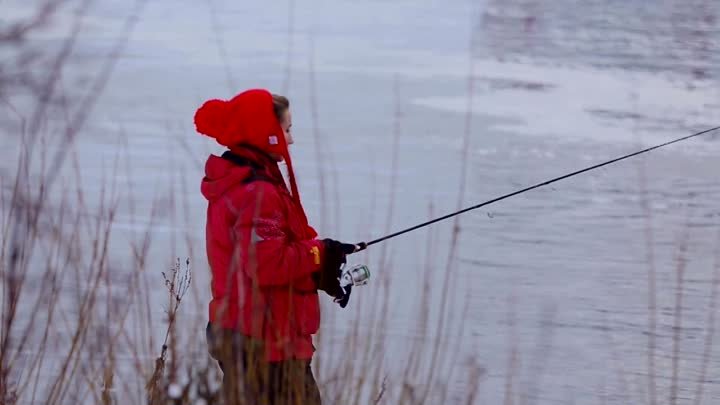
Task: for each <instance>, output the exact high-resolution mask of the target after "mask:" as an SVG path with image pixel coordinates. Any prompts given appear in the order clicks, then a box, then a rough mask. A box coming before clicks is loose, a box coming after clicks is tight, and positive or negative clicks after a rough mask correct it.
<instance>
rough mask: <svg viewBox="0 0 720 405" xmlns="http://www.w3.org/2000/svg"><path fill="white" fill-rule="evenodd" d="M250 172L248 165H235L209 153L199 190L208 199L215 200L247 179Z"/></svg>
mask: <svg viewBox="0 0 720 405" xmlns="http://www.w3.org/2000/svg"><path fill="white" fill-rule="evenodd" d="M251 173H252V170H251V169H250V167H248V166H236V165H234V164H233V163H232V162H229V161H227V160H225V159H223V158H221V157H220V156H216V155H210V157H208V160H207V162H205V177H204V178H203V180H202V184H201V185H200V191H201V192H202V195H203V196H205V198H206V199H207V200H208V201H214V200H217V199H218V198H220V197H221V196H222V195H223V194H225V192H226V191H227V190H228V189H230V188H231V187H232V186H234V185H236V184H238V183H241V182H242V181H243V180H245V179H247V178H248V177H249V176H250V175H251Z"/></svg>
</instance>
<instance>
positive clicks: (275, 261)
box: [194, 89, 356, 405]
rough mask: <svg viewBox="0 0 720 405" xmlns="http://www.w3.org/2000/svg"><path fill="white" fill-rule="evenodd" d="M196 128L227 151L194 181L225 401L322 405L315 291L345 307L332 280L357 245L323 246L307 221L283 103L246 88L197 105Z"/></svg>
mask: <svg viewBox="0 0 720 405" xmlns="http://www.w3.org/2000/svg"><path fill="white" fill-rule="evenodd" d="M194 121H195V126H196V129H197V131H198V132H199V133H200V134H203V135H206V136H209V137H211V138H214V139H215V141H216V142H218V143H219V144H220V145H222V146H224V147H226V148H227V150H226V151H225V152H224V153H223V154H222V155H221V156H217V155H214V154H211V155H210V156H209V157H208V159H207V162H206V164H205V176H204V178H203V179H202V183H201V192H202V194H203V196H204V197H205V198H206V199H207V201H208V207H207V224H206V248H207V256H208V263H209V266H210V270H211V273H212V280H211V290H212V299H211V301H210V303H209V321H208V324H207V330H206V335H207V340H208V348H209V352H210V355H211V356H212V357H213V358H214V359H215V360H217V362H218V364H219V366H220V368H221V369H222V372H223V384H222V385H223V388H222V392H223V395H224V396H225V399H226V403H227V404H245V403H252V404H290V403H292V404H295V403H298V404H299V403H302V404H309V405H313V404H320V403H321V398H320V393H319V390H318V387H317V383H316V381H315V379H314V376H313V374H312V370H311V367H310V363H311V361H312V357H313V355H314V352H315V346H314V345H313V341H312V335H313V334H315V333H316V332H317V331H318V329H319V326H320V303H319V293H318V292H319V291H324V292H325V293H326V294H327V295H329V296H331V297H333V298H334V299H335V300H336V301H337V302H339V303H340V305H341V306H342V307H345V305H347V302H348V299H349V296H350V290H349V289H348V290H347V291H346V290H344V289H343V288H342V287H341V286H340V281H339V277H340V274H341V267H342V265H343V263H345V261H346V255H348V254H350V253H352V252H353V251H355V249H356V248H355V246H354V245H352V244H348V243H341V242H339V241H336V240H333V239H329V238H326V239H322V240H320V239H318V237H317V232H316V231H315V229H313V228H312V227H311V226H310V225H309V224H308V219H307V216H306V214H305V211H304V209H303V207H302V204H301V201H300V195H299V193H298V187H297V183H296V179H295V173H294V171H293V166H292V160H291V157H290V152H289V149H288V145H290V144H292V143H293V137H292V135H291V126H292V115H291V112H290V103H289V101H288V99H287V98H285V97H282V96H278V95H274V94H272V93H270V92H269V91H267V90H265V89H250V90H246V91H243V92H241V93H240V94H238V95H237V96H235V97H233V98H232V99H230V100H219V99H213V100H209V101H206V102H204V103H203V104H202V106H201V107H200V108H199V109H198V110H197V111H196V113H195V118H194ZM281 161H284V162H285V163H286V165H287V177H288V180H289V181H287V182H286V180H285V178H284V177H283V175H282V173H281V171H280V168H279V166H278V163H279V162H281ZM288 182H289V183H290V184H289V187H288V185H287V183H288Z"/></svg>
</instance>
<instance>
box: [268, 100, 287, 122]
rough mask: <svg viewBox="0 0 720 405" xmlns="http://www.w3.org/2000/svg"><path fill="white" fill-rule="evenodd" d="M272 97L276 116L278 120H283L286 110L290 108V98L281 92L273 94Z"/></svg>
mask: <svg viewBox="0 0 720 405" xmlns="http://www.w3.org/2000/svg"><path fill="white" fill-rule="evenodd" d="M272 99H273V110H274V111H275V117H276V118H277V119H278V121H281V122H282V120H283V116H284V115H285V112H287V111H288V110H290V100H288V98H287V97H285V96H281V95H279V94H273V95H272Z"/></svg>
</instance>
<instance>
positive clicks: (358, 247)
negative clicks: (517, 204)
mask: <svg viewBox="0 0 720 405" xmlns="http://www.w3.org/2000/svg"><path fill="white" fill-rule="evenodd" d="M718 129H720V126H718V127H715V128H710V129H706V130H704V131H701V132H697V133H694V134H692V135H688V136H684V137H682V138H678V139H675V140H672V141H669V142H665V143H663V144H660V145H655V146H652V147H649V148H647V149H643V150H641V151H637V152H633V153H630V154H627V155H624V156H620V157H618V158H615V159H612V160H608V161H606V162H603V163H598V164H596V165H593V166H590V167H586V168H584V169H581V170H577V171H574V172H572V173H568V174H565V175H563V176H560V177H556V178H554V179H551V180H547V181H544V182H542V183H538V184H535V185H533V186H530V187H526V188H523V189H522V190H517V191H514V192H512V193H508V194H505V195H502V196H500V197H497V198H493V199H492V200H488V201H485V202H482V203H480V204H477V205H473V206H471V207H467V208H464V209H462V210H460V211H456V212H453V213H450V214H447V215H443V216H441V217H439V218H435V219H432V220H430V221H427V222H423V223H421V224H418V225H415V226H412V227H410V228H407V229H403V230H401V231H398V232H395V233H391V234H389V235H386V236H383V237H381V238H377V239H375V240H371V241H370V242H360V243H357V244H356V245H355V252H359V251H361V250H365V249H367V248H368V247H369V246H372V245H374V244H376V243H380V242H383V241H386V240H388V239H392V238H394V237H397V236H400V235H403V234H406V233H408V232H412V231H414V230H416V229H420V228H423V227H426V226H428V225H431V224H434V223H436V222H440V221H443V220H446V219H448V218H452V217H454V216H456V215H460V214H462V213H465V212H468V211H472V210H476V209H478V208H482V207H485V206H487V205H490V204H493V203H496V202H498V201H502V200H505V199H508V198H510V197H514V196H516V195H519V194H523V193H526V192H528V191H531V190H534V189H536V188H540V187H544V186H547V185H549V184H552V183H556V182H558V181H560V180H565V179H567V178H570V177H573V176H577V175H579V174H582V173H586V172H589V171H591V170H595V169H599V168H601V167H603V166H607V165H610V164H613V163H617V162H619V161H621V160H625V159H629V158H631V157H634V156H638V155H642V154H643V153H647V152H650V151H653V150H655V149H660V148H663V147H665V146H668V145H672V144H674V143H678V142H682V141H686V140H688V139H691V138H695V137H698V136H701V135H705V134H707V133H710V132H713V131H717V130H718Z"/></svg>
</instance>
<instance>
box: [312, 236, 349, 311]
mask: <svg viewBox="0 0 720 405" xmlns="http://www.w3.org/2000/svg"><path fill="white" fill-rule="evenodd" d="M322 242H323V245H324V249H323V250H324V255H323V260H322V266H321V267H320V271H318V272H316V273H314V274H313V277H314V278H315V282H316V283H317V286H318V290H322V291H325V292H326V293H327V294H328V295H329V296H331V297H333V298H335V299H336V300H340V301H338V302H340V306H341V307H343V308H344V307H345V305H347V300H349V299H350V289H349V288H347V289H346V290H347V291H346V290H344V289H343V288H342V287H340V276H341V275H342V270H341V267H342V266H343V265H344V264H345V263H346V262H347V260H346V258H345V257H346V256H347V255H348V254H350V253H352V252H354V251H355V245H352V244H349V243H342V242H338V241H336V240H333V239H323V241H322ZM343 301H344V305H343Z"/></svg>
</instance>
